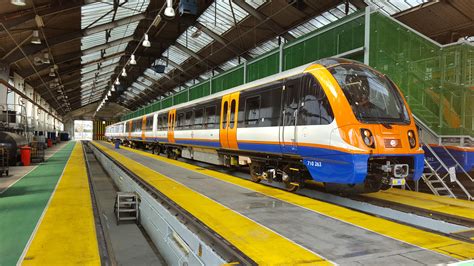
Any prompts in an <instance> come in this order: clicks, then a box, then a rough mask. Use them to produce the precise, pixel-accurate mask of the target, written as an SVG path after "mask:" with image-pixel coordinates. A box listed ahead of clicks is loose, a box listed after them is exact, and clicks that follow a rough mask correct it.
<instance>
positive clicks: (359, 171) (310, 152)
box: [164, 139, 424, 184]
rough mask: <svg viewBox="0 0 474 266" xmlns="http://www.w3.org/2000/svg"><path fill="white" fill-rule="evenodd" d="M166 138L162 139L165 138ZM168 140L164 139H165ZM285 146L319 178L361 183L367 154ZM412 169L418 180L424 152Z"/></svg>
mask: <svg viewBox="0 0 474 266" xmlns="http://www.w3.org/2000/svg"><path fill="white" fill-rule="evenodd" d="M164 140H165V139H164ZM165 141H167V140H165ZM176 143H178V144H188V145H199V146H206V147H212V148H219V147H220V143H219V142H217V141H213V142H210V141H196V140H179V139H177V140H176ZM293 148H294V149H292V147H291V146H286V147H284V148H283V149H284V150H285V153H291V154H297V155H299V156H301V157H302V158H303V163H304V164H305V165H306V167H307V168H308V170H309V172H310V174H311V176H312V177H313V179H314V180H316V181H318V182H330V183H344V184H357V183H363V182H364V180H365V177H366V176H367V161H368V159H369V157H370V155H369V154H351V153H346V152H342V151H338V150H331V149H325V148H317V147H307V146H298V147H293ZM239 150H248V151H256V152H264V153H265V152H269V153H277V154H278V153H281V152H282V147H281V146H280V145H279V144H261V143H243V142H241V143H239ZM376 156H387V157H390V156H407V155H405V154H387V155H382V154H377V155H376ZM411 156H413V157H414V165H415V169H414V170H415V171H414V174H412V175H411V176H409V177H411V178H412V179H413V180H418V179H420V177H421V174H422V173H423V163H424V162H423V158H424V157H423V154H413V155H411Z"/></svg>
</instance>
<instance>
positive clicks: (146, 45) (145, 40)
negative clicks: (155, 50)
mask: <svg viewBox="0 0 474 266" xmlns="http://www.w3.org/2000/svg"><path fill="white" fill-rule="evenodd" d="M142 45H143V47H151V43H150V40H148V34H146V33H145V39H144V40H143V43H142Z"/></svg>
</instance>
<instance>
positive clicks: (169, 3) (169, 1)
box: [164, 0, 176, 18]
mask: <svg viewBox="0 0 474 266" xmlns="http://www.w3.org/2000/svg"><path fill="white" fill-rule="evenodd" d="M164 15H165V16H166V17H167V18H174V16H175V15H176V14H175V12H174V9H173V0H166V8H165V13H164Z"/></svg>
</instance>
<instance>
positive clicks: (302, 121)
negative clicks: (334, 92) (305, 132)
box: [297, 75, 334, 125]
mask: <svg viewBox="0 0 474 266" xmlns="http://www.w3.org/2000/svg"><path fill="white" fill-rule="evenodd" d="M300 95H301V96H300V108H299V110H298V122H297V124H298V125H328V124H330V123H331V122H332V120H333V119H334V116H333V112H332V109H331V105H330V104H329V100H328V98H327V96H326V93H324V90H323V88H322V87H321V84H319V82H318V81H317V80H316V79H315V78H314V77H313V76H312V75H305V76H304V77H303V81H302V86H301V94H300Z"/></svg>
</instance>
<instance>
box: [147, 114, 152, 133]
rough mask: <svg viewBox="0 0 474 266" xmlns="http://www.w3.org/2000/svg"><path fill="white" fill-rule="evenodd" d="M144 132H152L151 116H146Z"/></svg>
mask: <svg viewBox="0 0 474 266" xmlns="http://www.w3.org/2000/svg"><path fill="white" fill-rule="evenodd" d="M145 130H146V131H152V130H153V116H152V115H150V116H147V117H146V126H145Z"/></svg>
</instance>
